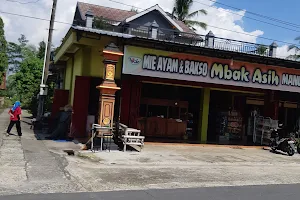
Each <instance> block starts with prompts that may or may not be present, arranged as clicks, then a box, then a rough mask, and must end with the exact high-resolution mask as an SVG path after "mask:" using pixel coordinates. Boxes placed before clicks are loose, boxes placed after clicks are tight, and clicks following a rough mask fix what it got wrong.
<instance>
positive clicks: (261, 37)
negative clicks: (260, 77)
mask: <svg viewBox="0 0 300 200" xmlns="http://www.w3.org/2000/svg"><path fill="white" fill-rule="evenodd" d="M108 1H111V2H114V3H118V4H122V5H125V6H129V7H134V8H138V9H141V10H145V9H143V8H139V7H136V6H133V5H129V4H125V3H122V2H119V1H115V0H108ZM208 1H210V0H208ZM207 26H208V27H212V28H216V29H220V30H225V31H229V32H234V33H238V34H243V35H247V36H250V37H255V38H260V39H265V40H269V41H276V42H280V43H284V44H289V45H295V46H298V45H297V44H294V43H290V42H285V41H281V40H277V39H271V38H267V37H263V36H256V35H253V34H249V33H243V32H239V31H233V30H229V29H226V28H221V27H217V26H213V25H209V24H207Z"/></svg>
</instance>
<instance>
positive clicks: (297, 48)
mask: <svg viewBox="0 0 300 200" xmlns="http://www.w3.org/2000/svg"><path fill="white" fill-rule="evenodd" d="M295 40H296V41H298V42H299V43H300V36H299V37H296V38H295ZM291 50H295V54H294V55H289V56H288V57H287V58H289V59H293V60H299V59H300V55H299V54H298V51H299V50H300V48H299V47H298V46H297V45H294V44H293V45H290V46H289V47H288V51H291Z"/></svg>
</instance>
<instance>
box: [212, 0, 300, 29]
mask: <svg viewBox="0 0 300 200" xmlns="http://www.w3.org/2000/svg"><path fill="white" fill-rule="evenodd" d="M207 1H210V2H213V3H215V4H219V5H223V6H226V7H228V8H232V9H235V10H244V9H241V8H237V7H235V6H231V5H228V4H225V3H221V2H218V1H215V0H207ZM245 12H246V13H248V14H252V15H255V16H258V17H262V18H265V19H268V20H271V21H276V22H278V23H281V24H285V25H289V26H292V27H296V28H300V25H299V24H295V23H291V22H287V21H284V20H281V19H277V18H273V17H269V16H266V15H262V14H259V13H255V12H252V11H247V10H246V11H245Z"/></svg>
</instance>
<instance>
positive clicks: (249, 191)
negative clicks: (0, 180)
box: [0, 184, 300, 200]
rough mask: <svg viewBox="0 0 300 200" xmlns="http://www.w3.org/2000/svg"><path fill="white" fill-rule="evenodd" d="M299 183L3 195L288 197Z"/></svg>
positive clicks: (14, 199)
mask: <svg viewBox="0 0 300 200" xmlns="http://www.w3.org/2000/svg"><path fill="white" fill-rule="evenodd" d="M299 188H300V184H295V185H264V186H263V185H261V186H242V187H213V188H189V189H170V190H140V191H114V192H97V193H94V192H91V193H72V194H24V195H14V196H2V197H0V199H1V200H2V199H5V200H21V199H22V200H41V199H42V200H58V199H59V200H61V199H64V200H82V199H85V200H86V199H97V200H118V199H122V200H141V199H142V200H150V199H151V200H156V199H161V200H182V199H197V200H199V199H201V200H238V199H239V200H241V199H242V200H253V199H255V200H269V199H270V200H282V199H285V200H289V199H293V200H294V199H299V196H300V190H299Z"/></svg>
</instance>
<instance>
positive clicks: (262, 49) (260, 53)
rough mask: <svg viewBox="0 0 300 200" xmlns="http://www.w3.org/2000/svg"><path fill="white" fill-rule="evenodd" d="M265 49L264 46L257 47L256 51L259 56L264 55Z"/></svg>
mask: <svg viewBox="0 0 300 200" xmlns="http://www.w3.org/2000/svg"><path fill="white" fill-rule="evenodd" d="M267 49H268V47H266V46H265V45H258V46H257V49H256V51H257V53H258V54H259V55H265V54H266V51H267Z"/></svg>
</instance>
